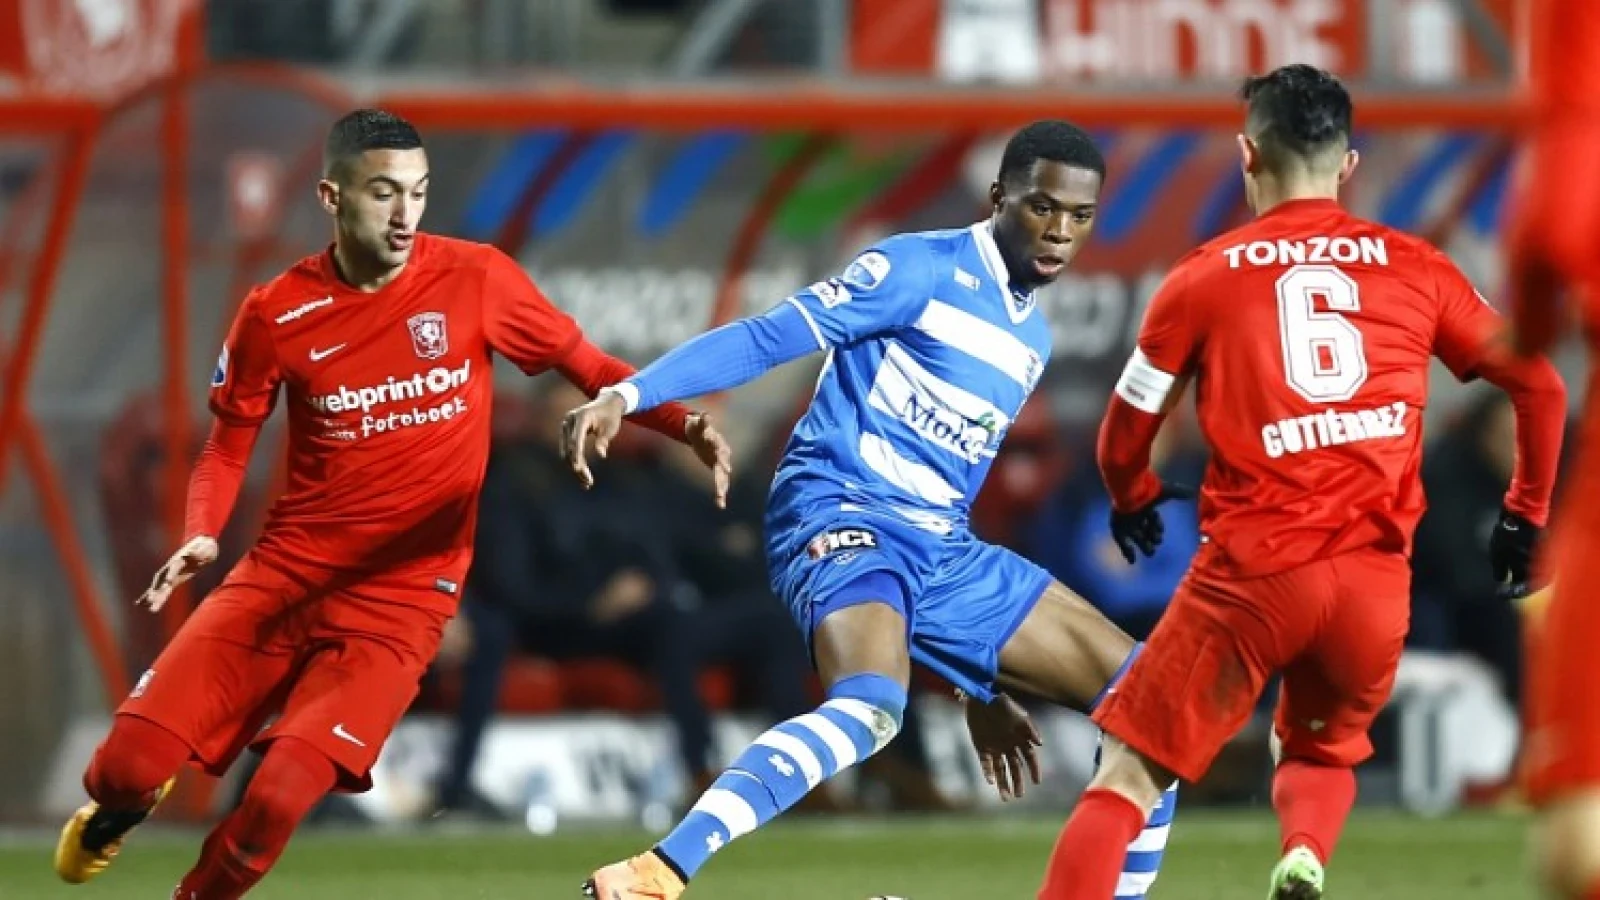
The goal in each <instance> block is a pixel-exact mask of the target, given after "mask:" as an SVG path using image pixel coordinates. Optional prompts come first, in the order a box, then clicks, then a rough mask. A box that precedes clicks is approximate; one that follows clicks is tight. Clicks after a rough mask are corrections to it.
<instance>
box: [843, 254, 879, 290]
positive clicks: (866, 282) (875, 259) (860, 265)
mask: <svg viewBox="0 0 1600 900" xmlns="http://www.w3.org/2000/svg"><path fill="white" fill-rule="evenodd" d="M888 274H889V257H887V256H884V255H883V254H882V253H879V252H878V251H876V250H869V251H868V252H866V253H863V254H861V255H860V256H858V257H856V258H855V261H853V262H851V263H850V265H849V266H848V267H846V268H845V270H844V278H843V281H844V283H845V284H847V285H850V286H851V287H854V288H860V289H861V290H863V291H870V290H872V289H874V288H876V287H877V286H878V285H880V284H882V283H883V279H884V278H885V277H886V276H888Z"/></svg>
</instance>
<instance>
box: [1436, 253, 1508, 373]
mask: <svg viewBox="0 0 1600 900" xmlns="http://www.w3.org/2000/svg"><path fill="white" fill-rule="evenodd" d="M1429 252H1430V254H1431V255H1432V257H1433V262H1434V266H1433V270H1434V290H1435V291H1436V296H1437V298H1438V302H1439V319H1438V325H1437V326H1436V330H1435V331H1434V335H1433V355H1434V356H1437V357H1439V360H1440V361H1441V362H1443V363H1444V364H1445V365H1446V366H1447V367H1449V369H1450V371H1451V372H1452V373H1454V374H1455V376H1456V378H1458V379H1460V380H1461V381H1471V380H1472V379H1474V378H1476V377H1477V376H1478V375H1479V374H1481V373H1480V372H1479V371H1478V368H1479V365H1480V364H1481V363H1482V362H1483V361H1484V360H1485V358H1487V356H1488V355H1489V353H1490V350H1491V348H1492V347H1493V346H1494V343H1495V339H1496V338H1497V337H1499V335H1500V334H1501V332H1502V330H1503V329H1504V327H1505V323H1504V321H1503V320H1501V318H1500V314H1499V313H1497V312H1495V311H1494V307H1492V306H1490V305H1489V301H1487V300H1485V299H1484V298H1483V295H1482V294H1480V293H1478V289H1477V288H1475V287H1473V286H1472V282H1470V281H1468V280H1467V276H1465V275H1463V274H1461V270H1460V269H1458V268H1456V266H1455V263H1452V262H1451V261H1450V259H1449V258H1448V257H1446V256H1445V255H1444V254H1443V253H1440V252H1439V251H1437V250H1432V249H1431V248H1430V251H1429Z"/></svg>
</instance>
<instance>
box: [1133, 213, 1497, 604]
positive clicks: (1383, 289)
mask: <svg viewBox="0 0 1600 900" xmlns="http://www.w3.org/2000/svg"><path fill="white" fill-rule="evenodd" d="M1498 328H1499V316H1498V315H1497V314H1496V313H1495V312H1494V310H1493V309H1491V308H1490V307H1489V305H1488V304H1487V303H1486V302H1484V300H1483V298H1482V297H1481V296H1480V295H1479V294H1478V292H1477V291H1476V290H1475V289H1474V288H1473V286H1472V284H1471V283H1470V282H1469V281H1468V280H1467V279H1466V277H1465V276H1463V275H1462V274H1461V272H1460V271H1459V270H1458V269H1456V267H1455V266H1454V265H1453V264H1452V263H1451V262H1450V260H1449V259H1448V258H1447V257H1446V256H1445V255H1444V254H1443V253H1441V252H1440V251H1438V250H1437V249H1435V248H1434V247H1432V246H1431V245H1429V244H1427V243H1426V242H1424V241H1422V240H1420V239H1418V238H1416V237H1413V236H1410V235H1407V234H1404V233H1402V232H1399V231H1395V230H1393V229H1390V228H1386V227H1384V226H1382V225H1378V224H1376V223H1373V222H1368V221H1364V220H1362V219H1359V218H1356V217H1355V216H1352V215H1350V214H1349V213H1348V212H1346V211H1345V210H1344V209H1343V208H1341V207H1340V206H1339V205H1338V204H1337V203H1334V202H1333V201H1317V200H1309V201H1294V202H1290V203H1285V204H1283V205H1281V206H1278V207H1276V208H1274V209H1272V210H1271V211H1269V212H1268V213H1267V214H1266V215H1264V216H1261V217H1260V218H1258V219H1256V220H1255V221H1254V222H1252V223H1250V224H1249V225H1246V226H1244V227H1242V228H1240V229H1237V230H1235V231H1233V232H1231V233H1229V234H1226V235H1223V236H1222V237H1220V238H1217V239H1216V240H1213V241H1211V242H1210V243H1207V244H1206V245H1204V246H1202V247H1200V248H1199V249H1197V250H1195V251H1194V252H1193V253H1190V254H1189V255H1188V256H1187V257H1185V258H1184V259H1183V260H1182V261H1180V262H1179V264H1178V265H1177V267H1176V268H1175V269H1174V270H1173V271H1172V272H1171V274H1170V275H1169V276H1168V277H1167V279H1166V281H1165V282H1164V283H1163V284H1162V286H1161V288H1160V290H1158V291H1157V293H1156V296H1155V297H1154V298H1153V299H1152V300H1151V303H1150V308H1149V311H1148V313H1147V314H1146V317H1145V320H1144V324H1143V328H1142V330H1141V332H1140V335H1139V352H1140V353H1142V354H1143V357H1144V360H1143V361H1142V362H1143V364H1145V365H1147V366H1149V367H1152V368H1153V369H1155V370H1158V371H1157V372H1156V373H1151V375H1153V377H1154V378H1155V379H1156V381H1157V382H1159V381H1160V380H1161V378H1160V373H1166V374H1167V375H1172V376H1177V375H1182V374H1191V375H1192V376H1193V377H1194V381H1195V386H1196V390H1197V394H1196V403H1197V409H1198V412H1199V418H1200V426H1201V428H1202V430H1203V431H1204V433H1205V437H1206V440H1207V442H1208V443H1209V444H1210V445H1211V448H1212V456H1211V463H1210V467H1209V468H1208V470H1207V472H1206V477H1205V483H1204V485H1203V487H1202V491H1201V497H1200V521H1201V529H1202V532H1203V534H1204V535H1205V539H1206V540H1208V541H1210V542H1212V543H1213V544H1214V545H1215V547H1216V549H1218V550H1220V551H1222V552H1221V553H1209V554H1202V558H1204V559H1207V560H1213V561H1215V562H1214V564H1215V565H1217V566H1219V567H1223V568H1226V569H1228V570H1230V571H1232V572H1233V573H1235V574H1238V575H1255V574H1267V573H1270V572H1275V571H1282V570H1285V569H1288V568H1292V567H1294V566H1297V565H1300V564H1302V563H1305V562H1308V561H1310V560H1313V559H1317V558H1319V557H1325V556H1330V555H1333V554H1336V553H1341V552H1345V551H1349V550H1353V549H1357V548H1361V547H1376V548H1378V549H1383V550H1390V551H1393V552H1409V550H1410V546H1411V537H1412V533H1413V531H1414V530H1415V528H1416V524H1417V520H1418V519H1419V518H1420V517H1421V516H1422V512H1423V509H1424V507H1425V502H1424V498H1423V491H1422V483H1421V479H1420V467H1421V461H1422V412H1423V409H1424V407H1425V406H1426V405H1427V400H1428V372H1429V357H1430V356H1437V357H1439V359H1441V360H1442V361H1443V362H1444V363H1445V365H1446V366H1448V367H1449V368H1450V370H1451V371H1452V372H1453V373H1455V375H1456V377H1458V378H1461V379H1463V380H1465V379H1468V378H1470V377H1472V375H1473V370H1474V368H1475V367H1476V366H1477V365H1478V364H1479V363H1480V362H1482V361H1483V360H1484V359H1485V355H1486V352H1487V350H1488V348H1489V345H1490V343H1491V341H1492V339H1493V337H1494V335H1495V333H1496V331H1497V330H1498ZM1140 362H1141V361H1140V360H1138V359H1136V360H1135V363H1136V364H1138V363H1140ZM1131 368H1133V366H1130V369H1131ZM1128 381H1129V380H1128V379H1127V378H1124V383H1123V385H1122V386H1119V393H1120V394H1121V396H1122V397H1123V398H1124V399H1126V400H1128V402H1130V403H1132V404H1134V405H1135V406H1140V400H1141V398H1140V397H1139V396H1137V389H1135V390H1133V391H1130V390H1128V389H1126V388H1125V386H1126V385H1127V384H1128ZM1147 411H1151V412H1153V411H1154V410H1153V409H1149V410H1147Z"/></svg>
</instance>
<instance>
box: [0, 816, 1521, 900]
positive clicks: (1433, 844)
mask: <svg viewBox="0 0 1600 900" xmlns="http://www.w3.org/2000/svg"><path fill="white" fill-rule="evenodd" d="M1058 825H1059V822H1056V821H1042V820H1037V819H1026V820H1019V819H1016V818H1009V817H1008V818H993V819H988V818H962V819H948V820H943V819H941V820H894V821H859V820H850V819H840V820H835V819H823V820H812V821H805V822H798V823H793V824H788V823H780V825H778V826H777V827H774V828H771V829H768V830H764V831H763V832H762V833H760V834H758V835H754V836H751V837H748V838H745V839H744V840H742V841H740V842H739V843H738V844H737V845H735V846H733V847H730V848H729V849H727V850H725V851H723V852H722V853H721V854H720V855H719V856H718V858H717V859H716V860H715V861H713V862H712V863H711V864H710V865H709V866H708V867H707V868H706V869H705V871H704V872H703V873H702V874H701V877H700V878H699V879H697V880H696V882H695V885H694V887H693V889H691V890H690V891H689V893H688V895H687V900H866V898H867V897H869V896H872V895H874V894H893V895H898V896H901V897H905V898H908V900H1030V898H1032V897H1033V896H1034V891H1035V890H1036V888H1037V886H1038V877H1039V874H1040V872H1041V871H1042V870H1043V866H1044V861H1045V859H1046V857H1047V856H1048V854H1049V852H1050V846H1051V844H1052V842H1053V841H1054V839H1055V834H1056V829H1057V827H1058ZM1526 832H1527V820H1526V819H1524V818H1521V817H1517V816H1506V815H1474V816H1462V817H1456V818H1448V819H1440V820H1424V819H1416V818H1411V817H1407V816H1402V815H1397V814H1378V813H1363V814H1360V815H1358V816H1357V818H1356V819H1355V820H1354V821H1352V822H1351V824H1350V827H1349V828H1348V829H1347V831H1346V833H1345V838H1344V842H1343V843H1342V844H1341V845H1340V848H1339V855H1338V857H1337V859H1336V860H1335V862H1334V865H1333V866H1332V867H1331V868H1330V869H1329V873H1328V879H1329V880H1328V888H1329V898H1330V900H1447V898H1448V900H1469V898H1484V900H1491V898H1492V900H1534V898H1535V896H1536V894H1535V892H1534V891H1533V889H1532V888H1531V887H1530V880H1529V877H1528V874H1527V866H1526V853H1525V847H1526ZM1276 835H1277V830H1276V826H1275V825H1274V824H1273V822H1272V820H1271V819H1270V817H1268V816H1267V815H1265V814H1262V813H1241V814H1231V815H1217V814H1212V813H1201V814H1195V813H1189V814H1185V813H1184V812H1183V811H1182V810H1181V809H1180V811H1179V814H1178V821H1177V824H1176V827H1175V829H1174V832H1173V837H1172V844H1171V847H1170V849H1169V851H1168V855H1167V862H1166V867H1165V870H1164V871H1163V873H1162V876H1161V881H1160V882H1159V883H1158V884H1157V885H1156V888H1155V890H1154V891H1153V892H1152V894H1151V898H1152V900H1262V898H1263V897H1264V896H1265V894H1266V878H1267V873H1268V871H1269V870H1270V869H1271V867H1272V864H1273V863H1274V862H1275V861H1276V844H1277V838H1276ZM199 842H200V835H199V834H198V833H192V832H184V831H170V830H169V831H156V830H150V831H148V832H145V831H142V832H140V833H139V834H138V835H137V836H136V837H135V838H133V839H131V840H130V841H129V843H128V846H127V848H125V850H124V852H123V855H122V856H121V858H119V859H118V860H117V862H116V864H115V865H114V866H113V867H112V869H111V871H109V872H107V873H106V874H105V875H104V876H102V877H101V878H99V879H97V880H96V881H95V882H93V883H92V884H89V885H87V886H83V887H69V886H66V885H63V884H60V883H59V882H57V881H55V879H54V876H53V874H52V873H51V871H50V850H51V846H50V844H49V843H48V842H47V841H46V840H45V839H44V837H43V836H42V835H40V836H29V837H19V838H15V839H12V840H9V841H6V842H5V843H4V844H3V845H0V900H52V898H54V900H75V898H76V900H124V898H126V900H134V898H138V900H165V898H167V897H169V896H170V894H171V891H172V888H173V886H174V885H175V884H176V883H177V880H178V878H179V877H180V876H181V875H182V874H183V872H184V871H185V870H186V869H187V868H188V866H189V864H190V863H191V862H192V861H193V859H194V857H195V855H196V854H197V853H198V851H199ZM648 844H649V838H648V837H647V836H646V835H644V834H642V833H637V832H616V831H606V832H601V831H572V832H563V833H561V834H558V835H557V836H555V837H549V838H535V837H531V836H528V835H525V834H522V833H520V832H508V831H488V832H471V833H466V832H462V831H456V830H449V829H439V830H421V831H408V832H404V833H393V832H382V833H378V832H346V831H326V830H324V831H307V832H304V833H302V834H301V835H299V836H298V837H297V838H296V839H295V842H294V843H293V844H291V845H290V847H289V851H288V853H287V854H286V855H285V857H284V859H283V860H282V862H281V863H280V864H279V865H278V868H277V869H276V870H275V871H274V872H273V873H272V874H271V875H269V876H268V877H267V879H266V881H264V882H263V883H262V884H261V886H260V887H259V888H257V889H256V890H255V891H254V892H253V893H252V894H251V895H250V896H251V898H252V900H480V898H481V900H514V898H515V900H576V898H578V897H579V891H578V886H579V884H580V882H582V880H583V879H584V877H585V876H586V875H587V874H588V872H589V871H590V870H591V869H593V868H594V867H595V866H597V865H599V864H602V863H606V862H610V861H612V860H613V859H616V858H619V857H621V856H624V855H627V854H629V853H633V852H637V851H638V850H639V849H640V848H642V847H645V846H648Z"/></svg>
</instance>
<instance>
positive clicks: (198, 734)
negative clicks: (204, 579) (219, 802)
mask: <svg viewBox="0 0 1600 900" xmlns="http://www.w3.org/2000/svg"><path fill="white" fill-rule="evenodd" d="M330 582H331V583H330ZM427 590H432V589H431V588H428V589H427ZM423 591H424V588H423V586H420V585H405V584H394V583H390V584H381V583H379V582H376V581H350V580H349V576H345V577H344V578H343V579H339V578H332V579H329V578H318V579H316V580H312V579H308V578H307V577H306V576H304V575H303V574H297V573H293V572H290V571H288V570H286V569H282V568H279V567H277V566H276V565H274V564H270V563H266V562H263V561H262V560H259V559H256V558H255V557H253V556H251V557H247V558H246V559H245V560H244V561H243V562H241V563H240V564H239V565H238V566H237V567H235V568H234V570H233V571H232V572H230V573H229V574H228V578H227V580H226V581H224V582H223V584H222V585H221V586H220V587H218V588H217V589H216V590H215V591H213V592H212V593H211V595H210V596H209V597H207V598H206V600H205V602H203V603H201V604H200V606H199V608H198V609H197V610H196V611H195V613H194V615H192V616H190V617H189V620H188V621H186V622H184V624H183V627H182V628H181V629H179V631H178V634H177V635H176V636H175V637H174V638H173V639H172V642H171V643H170V644H168V645H167V647H166V649H164V650H163V651H162V652H161V655H160V656H159V657H157V658H156V661H155V662H154V663H153V664H152V665H151V666H150V668H149V670H147V671H146V672H145V673H144V676H143V677H142V678H140V679H139V683H138V686H137V687H135V688H134V690H133V693H132V694H131V695H129V697H128V698H127V699H126V700H124V701H123V703H122V705H121V706H120V707H118V708H117V714H118V715H128V716H138V717H140V718H142V719H148V720H150V721H151V722H154V723H156V724H158V725H160V726H161V727H163V728H165V729H167V730H169V731H171V732H172V733H173V734H176V735H177V736H178V737H179V738H181V739H183V740H184V741H185V742H186V743H188V745H189V747H190V749H191V750H192V751H193V753H194V759H195V760H197V761H198V762H199V763H200V764H201V765H202V767H203V768H205V770H206V771H208V772H210V773H211V774H213V775H220V774H222V773H223V772H225V771H227V769H228V767H229V766H230V765H232V763H233V761H234V759H235V758H237V757H238V755H239V753H240V752H241V751H242V750H244V748H245V747H247V746H252V745H254V746H257V747H258V748H259V747H260V746H261V745H264V744H265V743H267V742H269V741H271V740H273V739H274V738H278V737H284V736H293V737H296V738H300V739H301V740H304V741H306V742H307V743H309V744H311V745H312V746H314V747H316V748H317V749H318V750H321V751H322V752H323V753H325V754H327V756H328V758H329V759H331V760H333V762H334V763H335V764H336V765H337V766H338V767H339V769H340V770H341V777H340V784H339V787H340V788H341V789H343V790H347V791H364V790H367V789H368V788H370V787H371V786H372V781H371V778H370V776H369V773H370V771H371V769H372V765H373V763H375V762H376V761H377V758H378V751H379V750H380V749H381V748H382V746H383V743H384V741H385V740H387V739H388V737H389V733H390V732H391V731H392V730H393V729H394V726H395V724H396V723H398V722H399V721H400V717H401V716H402V715H403V714H404V713H405V711H406V708H407V707H409V706H410V705H411V701H412V700H413V699H414V698H415V697H416V694H417V689H418V682H419V681H420V679H421V677H422V674H423V672H424V671H425V670H426V669H427V667H428V664H429V663H430V662H431V661H432V659H433V656H434V652H435V651H436V650H437V649H438V646H439V637H440V635H441V633H442V632H443V629H444V625H445V622H446V621H447V619H448V617H447V616H446V615H445V614H444V613H442V612H440V611H439V609H438V606H439V601H438V598H437V597H435V596H423V593H422V592H423ZM274 714H278V719H277V721H276V722H274V723H273V724H272V726H271V727H270V728H268V729H267V730H266V731H264V732H263V731H262V726H263V725H265V724H266V722H267V720H268V719H269V718H271V717H272V716H273V715H274Z"/></svg>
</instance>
